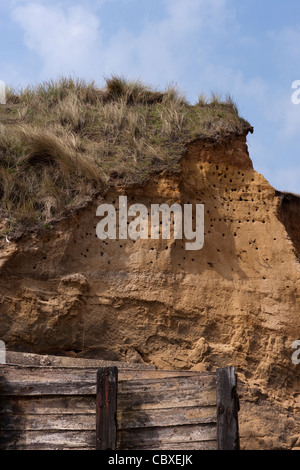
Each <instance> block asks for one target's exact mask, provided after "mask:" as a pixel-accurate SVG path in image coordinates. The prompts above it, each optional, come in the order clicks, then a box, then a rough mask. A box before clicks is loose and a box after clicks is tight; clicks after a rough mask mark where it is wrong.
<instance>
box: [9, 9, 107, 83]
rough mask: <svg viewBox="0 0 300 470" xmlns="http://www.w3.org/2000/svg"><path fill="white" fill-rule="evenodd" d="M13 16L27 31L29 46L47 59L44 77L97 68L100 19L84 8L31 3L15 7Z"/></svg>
mask: <svg viewBox="0 0 300 470" xmlns="http://www.w3.org/2000/svg"><path fill="white" fill-rule="evenodd" d="M13 18H14V20H15V21H17V22H18V23H19V24H20V25H21V27H22V28H23V30H24V35H25V36H24V40H25V44H26V46H27V47H28V48H29V49H30V50H32V51H34V52H36V53H37V54H38V55H39V56H40V57H41V58H42V59H43V64H44V65H43V70H42V71H41V77H42V78H45V77H48V78H49V77H51V76H53V75H56V74H60V73H62V72H65V73H67V74H69V73H72V72H73V71H76V72H77V73H79V74H80V73H84V72H85V71H86V69H89V70H92V69H93V66H92V64H94V59H95V57H93V55H94V53H95V51H96V49H97V46H98V44H99V43H101V36H100V34H99V20H98V18H97V17H96V16H95V15H94V14H91V13H89V12H88V11H87V10H86V9H85V8H84V7H82V6H80V5H77V6H76V5H75V6H71V7H68V8H62V7H60V6H58V5H53V6H46V5H43V4H40V3H27V4H26V5H19V6H16V7H15V8H14V10H13Z"/></svg>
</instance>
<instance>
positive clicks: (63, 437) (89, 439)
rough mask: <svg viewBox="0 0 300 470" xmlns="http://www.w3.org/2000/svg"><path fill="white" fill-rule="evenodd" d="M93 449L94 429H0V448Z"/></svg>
mask: <svg viewBox="0 0 300 470" xmlns="http://www.w3.org/2000/svg"><path fill="white" fill-rule="evenodd" d="M10 449H11V450H14V449H16V450H29V449H33V450H48V449H49V450H67V449H82V450H84V449H87V450H88V449H95V431H48V430H47V431H26V432H19V431H0V450H10Z"/></svg>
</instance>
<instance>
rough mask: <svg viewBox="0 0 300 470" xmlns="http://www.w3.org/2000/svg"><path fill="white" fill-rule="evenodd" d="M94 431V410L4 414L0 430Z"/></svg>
mask: <svg viewBox="0 0 300 470" xmlns="http://www.w3.org/2000/svg"><path fill="white" fill-rule="evenodd" d="M64 430H65V431H94V432H95V431H96V412H95V413H94V415H91V414H87V415H85V414H76V415H70V414H41V415H25V414H22V415H20V414H19V415H17V414H13V415H6V416H5V417H4V418H2V419H0V431H22V432H26V431H64Z"/></svg>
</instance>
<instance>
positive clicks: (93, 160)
mask: <svg viewBox="0 0 300 470" xmlns="http://www.w3.org/2000/svg"><path fill="white" fill-rule="evenodd" d="M247 130H249V124H248V123H247V122H246V121H245V120H244V119H242V118H240V117H239V115H238V110H237V107H236V105H235V104H234V103H233V101H232V100H231V98H230V97H227V98H226V99H225V100H223V101H222V100H221V98H220V97H218V96H216V95H213V96H212V97H211V98H210V99H208V98H206V97H204V96H200V97H199V101H198V103H196V104H195V105H194V106H192V105H190V104H189V103H187V101H186V100H185V99H184V98H183V97H181V96H180V95H179V94H178V93H177V91H176V90H174V89H173V88H170V89H167V90H166V91H164V92H160V91H155V90H152V89H151V88H150V87H147V86H145V85H143V84H142V83H141V82H139V81H127V80H125V79H123V78H122V77H111V78H107V79H106V87H105V88H104V89H99V88H97V87H96V85H95V84H94V83H89V84H87V83H85V82H83V81H80V80H74V79H72V78H68V79H67V78H62V79H61V80H59V81H57V82H54V81H50V82H46V83H43V84H41V85H38V86H36V87H33V88H31V87H28V88H26V89H25V90H22V91H20V92H16V91H14V90H12V89H9V90H8V91H7V104H6V105H1V106H0V216H1V219H2V220H3V219H5V220H6V227H8V229H7V230H8V232H9V233H10V235H11V236H14V235H15V236H17V234H19V233H20V232H21V231H24V230H26V229H30V230H33V229H37V228H42V227H44V228H45V227H49V226H50V224H51V221H54V220H55V219H57V218H58V217H61V216H63V215H65V214H66V213H67V212H68V211H72V210H73V209H74V208H76V207H79V206H80V205H83V204H84V202H85V201H87V200H88V199H89V198H90V197H92V196H93V195H94V194H96V193H97V192H99V191H103V190H104V188H105V187H107V186H108V185H110V184H117V183H122V184H141V183H143V182H145V180H146V179H147V178H148V177H149V175H150V174H151V173H153V172H156V171H161V170H169V171H175V170H177V169H178V162H179V160H180V157H181V156H182V153H183V151H184V148H185V146H186V144H187V143H188V142H190V141H192V140H195V139H203V138H209V139H212V140H215V141H217V140H220V139H222V138H223V137H224V136H227V135H231V134H241V133H244V132H245V131H247Z"/></svg>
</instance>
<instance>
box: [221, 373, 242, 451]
mask: <svg viewBox="0 0 300 470" xmlns="http://www.w3.org/2000/svg"><path fill="white" fill-rule="evenodd" d="M216 387H217V413H218V414H217V417H218V421H217V423H218V448H219V450H239V432H238V411H239V403H238V397H237V390H236V387H237V378H236V374H235V369H234V367H226V368H223V369H218V370H217V382H216Z"/></svg>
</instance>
